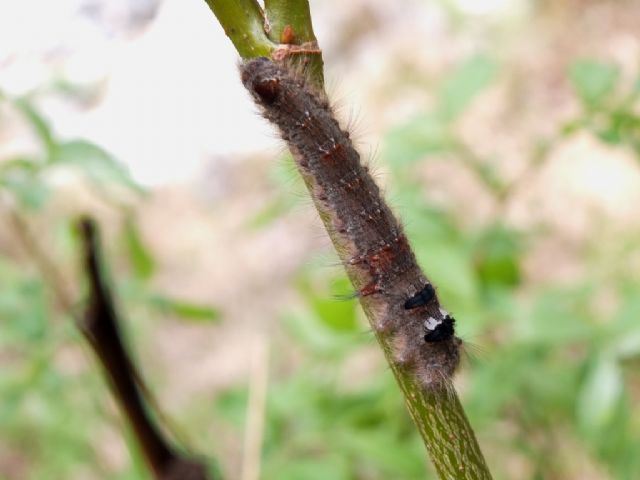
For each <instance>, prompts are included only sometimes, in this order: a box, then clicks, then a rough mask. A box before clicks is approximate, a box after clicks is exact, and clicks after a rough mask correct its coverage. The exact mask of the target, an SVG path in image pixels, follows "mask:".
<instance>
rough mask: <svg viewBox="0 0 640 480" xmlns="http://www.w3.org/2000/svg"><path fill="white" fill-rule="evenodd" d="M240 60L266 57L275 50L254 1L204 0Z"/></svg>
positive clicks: (262, 16)
mask: <svg viewBox="0 0 640 480" xmlns="http://www.w3.org/2000/svg"><path fill="white" fill-rule="evenodd" d="M205 1H206V2H207V5H209V8H210V9H211V11H212V12H213V14H214V15H215V16H216V18H217V19H218V21H219V22H220V25H222V28H224V33H226V34H227V37H229V39H230V40H231V42H232V43H233V46H234V47H236V50H237V51H238V53H239V54H240V56H241V57H242V58H245V59H246V58H255V57H268V56H270V55H271V52H272V51H273V50H274V49H275V48H276V46H277V45H276V44H275V43H273V42H272V41H271V40H270V39H269V37H268V36H267V34H266V32H265V29H264V25H265V19H264V13H263V12H262V9H261V8H260V5H258V2H257V1H256V0H205Z"/></svg>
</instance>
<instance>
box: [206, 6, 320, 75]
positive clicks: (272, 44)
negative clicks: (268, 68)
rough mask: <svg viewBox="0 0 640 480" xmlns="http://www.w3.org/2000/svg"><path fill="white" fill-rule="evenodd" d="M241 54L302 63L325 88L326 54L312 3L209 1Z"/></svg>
mask: <svg viewBox="0 0 640 480" xmlns="http://www.w3.org/2000/svg"><path fill="white" fill-rule="evenodd" d="M205 2H206V3H207V5H209V8H210V9H211V11H212V12H213V14H214V15H215V16H216V18H217V19H218V21H219V22H220V25H221V26H222V28H223V29H224V31H225V33H226V34H227V36H228V37H229V39H230V40H231V42H232V43H233V45H234V47H235V48H236V50H237V52H238V54H239V55H240V56H241V57H242V58H244V59H249V58H256V57H272V58H274V59H278V60H284V59H285V58H286V59H293V60H294V61H299V62H300V63H301V64H302V65H303V66H304V67H305V69H306V70H307V72H308V75H309V77H310V78H312V79H313V81H314V82H316V84H317V85H318V86H319V87H322V85H323V82H324V78H323V62H322V52H321V51H320V49H319V48H318V45H317V41H316V37H315V34H314V33H313V25H312V23H311V12H310V10H309V2H308V0H265V10H264V11H263V10H262V8H261V7H260V5H259V4H258V2H257V0H205Z"/></svg>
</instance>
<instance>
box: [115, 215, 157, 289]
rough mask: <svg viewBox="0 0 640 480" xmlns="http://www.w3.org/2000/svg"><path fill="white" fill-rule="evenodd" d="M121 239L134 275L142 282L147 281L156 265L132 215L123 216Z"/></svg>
mask: <svg viewBox="0 0 640 480" xmlns="http://www.w3.org/2000/svg"><path fill="white" fill-rule="evenodd" d="M122 237H123V243H124V246H125V249H126V251H127V256H128V257H129V260H130V261H131V265H132V267H133V272H134V274H135V275H136V277H138V278H140V279H142V280H148V279H149V278H151V276H152V275H153V273H154V272H155V269H156V264H155V260H154V259H153V256H152V255H151V252H149V249H148V248H147V246H146V245H145V244H144V241H143V240H142V237H141V236H140V232H139V230H138V225H137V223H136V221H135V219H134V218H133V216H132V215H126V216H125V219H124V225H123V228H122Z"/></svg>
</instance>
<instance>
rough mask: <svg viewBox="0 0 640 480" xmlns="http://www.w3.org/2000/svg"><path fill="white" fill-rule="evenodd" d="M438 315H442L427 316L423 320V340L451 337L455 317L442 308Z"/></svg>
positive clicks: (434, 340) (439, 339)
mask: <svg viewBox="0 0 640 480" xmlns="http://www.w3.org/2000/svg"><path fill="white" fill-rule="evenodd" d="M440 315H441V316H442V318H440V319H438V318H435V317H429V318H427V319H426V320H425V321H424V329H425V332H426V333H425V335H424V341H425V342H429V343H434V342H443V341H445V340H449V339H450V338H451V337H453V335H454V333H455V323H456V319H455V318H453V317H452V316H451V315H449V313H448V312H447V311H446V310H444V309H442V308H441V309H440Z"/></svg>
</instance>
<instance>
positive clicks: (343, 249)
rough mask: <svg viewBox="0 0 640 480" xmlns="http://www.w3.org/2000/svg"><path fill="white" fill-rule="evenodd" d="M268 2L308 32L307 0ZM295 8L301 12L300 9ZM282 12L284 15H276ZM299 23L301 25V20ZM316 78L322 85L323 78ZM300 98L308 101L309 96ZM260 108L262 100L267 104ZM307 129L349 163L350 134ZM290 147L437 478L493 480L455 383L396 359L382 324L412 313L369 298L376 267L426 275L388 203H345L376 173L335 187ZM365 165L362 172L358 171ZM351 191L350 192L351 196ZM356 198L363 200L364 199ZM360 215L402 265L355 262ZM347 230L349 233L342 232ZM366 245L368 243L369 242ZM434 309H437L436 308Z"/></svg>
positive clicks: (283, 20)
mask: <svg viewBox="0 0 640 480" xmlns="http://www.w3.org/2000/svg"><path fill="white" fill-rule="evenodd" d="M207 1H210V0H207ZM221 3H222V2H221ZM303 4H305V5H307V9H306V10H305V12H307V13H305V14H304V15H302V17H300V18H304V21H302V20H300V18H297V17H295V16H294V15H293V11H292V10H290V11H289V12H287V7H289V8H292V9H293V8H297V7H298V8H299V7H300V6H301V5H303ZM266 5H267V7H266V8H267V10H268V13H267V18H268V19H269V22H270V25H271V28H272V29H273V30H272V32H274V33H277V34H279V35H280V36H281V37H284V38H280V40H289V38H288V37H289V33H288V32H287V31H286V28H287V26H289V25H290V26H291V29H292V30H293V32H309V30H306V29H307V27H308V25H310V20H309V23H308V24H307V18H306V17H305V15H308V2H307V1H306V0H298V1H296V0H290V1H287V0H271V1H269V0H266ZM298 11H299V12H302V10H298ZM279 15H282V16H281V17H279ZM218 18H219V19H220V21H221V23H223V26H224V19H221V18H220V17H219V16H218ZM309 18H310V15H309ZM297 21H299V22H300V23H296V22H297ZM225 28H226V27H225ZM314 40H315V39H314ZM238 51H239V53H240V54H241V55H242V56H243V57H244V58H247V57H246V56H245V55H243V51H244V50H242V51H241V50H240V49H239V50H238ZM274 60H280V61H281V60H282V59H280V58H274ZM250 76H251V74H250V73H248V72H247V71H243V82H248V81H249V77H250ZM319 78H321V77H319ZM280 80H282V79H281V78H280V79H275V80H274V77H269V78H268V79H266V80H265V81H264V83H262V84H261V85H260V87H259V90H255V91H254V92H252V93H254V94H256V93H257V95H258V97H261V96H264V97H263V98H264V100H265V103H269V101H270V100H271V101H273V100H274V99H275V98H276V95H277V94H278V93H276V92H280V91H282V90H283V89H285V88H287V87H283V86H281V85H280V84H279V81H280ZM285 83H286V81H285ZM317 83H318V84H319V85H321V82H317ZM245 86H247V83H245ZM248 88H250V87H248ZM270 95H273V96H270ZM254 96H255V95H254ZM258 100H259V99H258ZM302 103H304V101H303V102H302ZM263 106H265V105H264V104H263ZM295 108H297V107H294V106H292V105H287V106H285V107H283V109H284V110H287V111H288V112H289V113H291V112H293V111H294V109H295ZM324 108H325V107H324V106H322V105H315V104H314V105H313V106H312V108H311V109H315V110H319V111H320V113H322V112H321V111H322V110H323V109H324ZM301 111H302V112H304V113H305V114H306V115H307V117H308V116H309V110H306V109H304V108H303V109H302V110H301ZM278 115H279V114H278V113H276V112H272V113H271V114H266V116H267V117H269V119H270V120H272V121H274V122H275V123H278V121H277V118H276V117H278ZM283 115H284V113H283ZM307 117H305V118H301V119H296V121H295V122H293V124H294V125H296V124H300V125H302V126H303V128H304V127H305V125H306V123H305V121H306V120H307ZM334 122H335V120H333V119H327V124H328V125H332V124H333V123H334ZM285 123H286V122H282V123H281V124H279V125H278V126H279V127H281V128H282V127H283V126H284V124H285ZM308 128H312V129H313V132H314V135H318V142H321V141H323V140H325V139H327V138H328V139H329V140H333V141H334V143H333V144H329V147H327V145H325V144H322V145H316V144H315V143H314V142H315V140H314V141H312V142H311V143H313V144H310V145H308V147H309V149H311V150H312V151H315V152H320V153H321V154H322V155H323V158H325V159H328V160H326V161H327V162H328V163H331V162H330V161H333V163H332V164H333V165H336V166H338V165H342V163H343V162H344V161H345V160H346V154H345V153H344V152H345V151H348V150H350V149H351V142H350V140H349V139H348V136H347V138H346V139H345V140H344V142H341V143H339V144H338V143H336V142H337V141H336V138H338V137H342V136H343V135H342V134H341V133H340V132H337V131H334V130H333V129H332V127H328V128H329V129H330V130H331V132H332V133H331V134H328V133H327V132H325V131H324V130H323V128H325V127H323V126H320V125H317V124H314V125H312V126H311V125H309V126H308ZM334 133H335V134H334ZM283 135H284V136H285V138H298V139H299V138H300V136H302V133H299V132H296V133H292V132H288V133H285V132H284V131H283ZM300 143H302V142H300ZM331 145H333V146H331ZM290 147H292V153H293V156H294V158H296V160H297V163H298V168H299V170H300V173H301V174H302V176H303V178H304V180H305V183H306V185H307V187H308V188H309V191H310V194H311V196H312V198H313V199H314V204H315V206H316V208H317V209H318V213H319V215H320V217H321V218H322V220H323V222H324V223H325V226H326V227H327V232H328V234H329V236H330V237H331V239H332V241H333V243H334V245H335V247H336V250H337V252H338V254H339V256H340V258H341V260H342V262H343V264H344V265H345V267H346V269H347V272H348V273H349V277H350V278H351V281H352V282H353V283H354V286H355V287H356V288H357V289H358V290H359V291H360V292H361V293H362V295H361V298H360V301H361V304H362V306H363V309H364V311H365V314H366V315H367V317H368V319H369V322H370V324H371V326H372V328H373V330H374V331H375V332H376V337H377V339H378V341H379V342H380V345H381V346H382V349H383V351H384V353H385V356H386V358H387V361H388V362H389V364H390V366H391V368H392V371H393V373H394V375H395V376H396V379H397V381H398V384H399V385H400V387H401V389H402V391H403V393H404V396H405V401H406V404H407V407H408V410H409V412H410V414H411V416H412V417H413V419H414V422H415V423H416V426H417V427H418V430H419V431H420V434H421V436H422V438H423V440H424V443H425V446H426V448H427V451H428V452H429V455H430V456H431V459H432V461H433V463H434V465H435V468H436V471H437V472H438V475H439V476H440V478H442V479H470V480H471V479H473V480H488V479H491V474H490V472H489V469H488V467H487V465H486V462H485V460H484V457H483V455H482V452H481V451H480V448H479V446H478V443H477V441H476V438H475V435H474V433H473V430H472V429H471V426H470V425H469V422H468V420H467V418H466V415H465V413H464V410H463V409H462V406H461V404H460V401H459V399H458V397H457V395H456V393H455V391H454V390H453V388H451V389H439V388H434V389H428V388H424V386H423V384H421V383H420V380H419V378H418V376H417V375H416V374H415V371H410V370H409V369H407V368H404V367H403V366H402V365H400V364H399V362H398V359H397V358H394V353H393V350H394V347H395V346H394V344H393V342H394V338H393V335H390V334H388V333H385V332H384V328H385V325H387V324H388V322H390V320H389V318H388V316H389V314H390V313H389V312H393V313H394V314H396V315H397V316H396V318H395V319H394V320H391V322H394V323H395V324H396V325H397V324H398V323H399V322H401V321H403V320H405V319H406V320H408V319H409V317H408V315H407V314H406V313H403V312H401V311H398V308H397V300H396V299H393V301H392V298H391V297H390V296H389V295H372V293H374V292H375V288H376V285H375V281H374V282H373V283H368V282H371V280H372V279H371V277H372V274H371V272H372V271H375V273H376V275H386V274H385V273H384V272H383V271H382V269H383V268H384V269H388V270H389V271H391V270H394V269H396V270H398V271H405V267H406V268H407V270H410V271H411V273H410V274H409V275H408V276H407V275H405V277H406V278H404V279H403V280H402V282H403V283H406V285H396V286H395V287H396V290H398V288H397V287H399V286H400V287H401V288H400V289H404V290H405V291H406V289H407V288H410V287H413V288H415V285H420V282H424V281H425V280H426V277H425V275H424V274H422V272H420V270H419V268H418V267H417V264H415V257H414V255H413V253H412V252H411V251H410V249H409V247H408V244H406V239H404V237H403V236H402V237H400V236H398V233H397V231H398V228H396V227H397V226H398V223H397V220H395V219H394V218H393V216H392V215H391V213H390V212H391V210H390V209H389V207H388V206H387V205H386V203H385V202H384V201H382V200H380V199H379V198H377V197H376V196H375V195H374V197H376V198H372V201H374V202H376V205H371V204H368V203H367V204H364V203H362V202H360V203H359V205H360V207H359V208H364V210H367V209H369V210H371V211H370V212H369V211H364V210H363V211H358V212H356V211H353V212H351V214H349V212H347V207H346V205H350V204H356V203H358V202H356V201H355V199H356V197H355V196H357V195H359V192H358V191H360V193H362V195H365V194H367V193H370V192H376V191H377V187H376V186H375V183H374V182H373V180H372V178H371V176H370V175H369V174H368V172H366V171H364V169H362V168H361V167H360V166H357V165H351V164H350V167H349V171H348V172H346V175H343V176H341V177H340V178H342V181H343V182H347V180H346V179H347V178H349V179H350V180H349V182H348V183H347V185H348V188H345V187H342V186H339V185H337V184H336V185H333V184H332V183H331V181H330V180H328V178H329V177H335V176H336V175H338V173H337V172H334V173H333V174H330V173H328V172H327V173H326V178H324V179H322V181H319V180H318V179H317V178H314V177H313V175H314V174H313V173H312V172H311V167H310V166H309V164H308V163H307V159H305V158H303V157H304V155H302V152H301V150H305V148H304V147H305V146H304V145H292V144H290ZM327 148H328V150H327ZM341 168H344V167H341ZM361 170H363V171H362V172H361ZM340 173H344V172H340ZM349 175H351V177H349ZM356 182H357V185H359V186H360V187H359V189H355V188H354V185H356ZM348 189H350V190H352V191H351V192H350V193H347V190H348ZM327 192H331V194H332V195H333V196H332V200H331V201H329V200H328V197H329V195H328V193H327ZM340 195H343V198H339V196H340ZM358 198H359V199H360V200H362V198H360V197H358ZM370 200H371V199H370ZM337 204H341V205H342V206H345V209H344V210H343V211H338V209H337V208H336V205H337ZM363 213H364V214H370V215H368V218H369V219H372V218H373V217H372V216H371V215H375V216H376V218H377V221H376V225H378V226H380V225H386V226H385V231H384V232H380V231H378V232H377V233H376V235H379V236H380V238H386V239H395V240H394V241H396V242H400V243H399V244H398V246H396V247H393V248H395V249H396V250H395V251H393V253H394V255H395V254H397V257H398V259H399V257H400V256H402V261H403V262H404V264H402V265H401V264H397V265H393V264H385V265H384V267H383V265H382V264H383V263H385V262H383V260H384V258H387V259H391V258H393V255H389V254H388V253H389V252H386V253H385V252H382V251H380V252H379V253H375V254H373V253H371V254H369V253H366V252H367V249H366V248H360V249H359V250H360V252H365V253H364V255H363V258H364V259H365V261H368V262H369V265H370V267H369V271H367V269H366V268H363V267H361V266H358V265H356V264H357V263H358V262H359V260H356V263H354V260H355V257H353V256H352V255H353V253H354V248H353V247H354V246H355V247H356V251H357V250H358V248H357V247H358V246H357V244H358V243H359V242H361V239H358V238H355V237H354V236H353V235H351V234H350V233H348V232H349V231H350V229H349V228H348V227H347V224H348V223H349V222H350V221H351V220H350V219H353V222H356V219H357V217H359V216H361V214H363ZM365 217H366V215H365ZM341 224H342V225H341ZM387 227H388V228H387ZM362 228H364V227H362ZM367 228H368V227H367ZM358 229H360V227H358V228H354V229H351V231H352V232H353V231H357V230H358ZM341 230H342V233H341ZM345 232H347V233H346V234H345ZM387 241H389V240H387ZM364 243H366V240H365V242H364ZM364 243H363V245H364ZM400 244H402V245H400ZM405 246H406V248H405ZM399 247H402V250H403V251H402V252H400V251H399V250H398V248H399ZM385 248H386V247H385ZM383 257H384V258H383ZM398 261H400V260H398ZM372 262H375V264H376V265H375V266H372V265H373V263H372ZM374 277H375V275H374ZM409 277H411V280H409V279H408V278H409ZM374 280H375V279H374ZM414 284H415V285H414ZM422 285H424V283H422ZM370 287H371V288H370ZM418 288H420V287H418ZM363 292H366V293H363ZM374 297H378V298H374ZM436 306H437V305H436ZM430 308H432V309H434V307H433V306H432V307H430ZM421 323H422V322H420V324H421ZM420 337H421V336H420V334H419V332H418V338H420ZM414 338H415V337H414ZM396 350H397V348H396ZM432 361H437V358H435V359H432ZM417 368H420V366H419V365H418V366H417Z"/></svg>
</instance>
